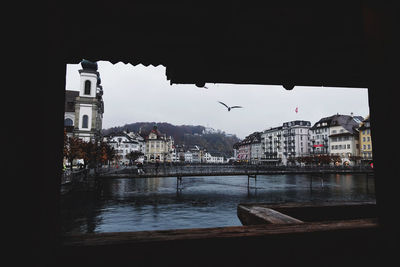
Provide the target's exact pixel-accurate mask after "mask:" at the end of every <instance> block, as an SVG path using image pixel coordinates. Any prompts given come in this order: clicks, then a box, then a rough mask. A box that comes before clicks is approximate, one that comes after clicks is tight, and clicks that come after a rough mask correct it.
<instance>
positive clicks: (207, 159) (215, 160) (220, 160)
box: [203, 152, 224, 164]
mask: <svg viewBox="0 0 400 267" xmlns="http://www.w3.org/2000/svg"><path fill="white" fill-rule="evenodd" d="M203 162H205V163H214V164H222V163H224V157H220V156H212V155H211V154H210V153H209V152H205V153H204V157H203Z"/></svg>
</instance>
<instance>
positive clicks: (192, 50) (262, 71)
mask: <svg viewBox="0 0 400 267" xmlns="http://www.w3.org/2000/svg"><path fill="white" fill-rule="evenodd" d="M77 6H79V11H80V12H76V7H77ZM47 14H48V16H49V18H48V21H51V22H52V23H51V24H50V25H49V27H50V28H49V32H51V33H52V35H53V38H52V39H54V40H63V45H62V46H59V45H58V44H57V46H58V50H59V53H60V54H62V55H63V56H64V58H65V60H66V61H67V62H66V63H71V64H76V63H79V62H80V60H81V59H82V58H86V59H89V60H90V61H92V62H95V61H98V60H108V61H110V62H111V63H114V64H115V63H117V62H120V61H121V62H123V63H125V64H127V63H130V64H132V65H134V66H135V65H138V64H143V65H145V66H148V65H153V66H158V65H163V66H166V76H167V79H168V80H169V81H170V82H171V83H172V84H174V83H175V84H179V83H190V84H195V83H197V84H199V85H202V84H204V83H206V82H213V83H237V84H271V85H282V84H288V85H291V84H294V85H306V86H342V87H362V88H367V87H368V85H367V82H366V81H367V80H368V79H367V78H368V77H365V73H367V71H366V70H368V64H367V63H368V61H367V59H368V58H369V57H368V56H367V55H366V49H365V40H366V36H365V34H366V31H365V28H364V27H363V25H364V23H365V21H364V20H363V19H364V18H363V9H362V5H361V4H360V3H359V1H347V2H346V5H331V6H329V8H326V6H325V5H324V4H322V3H321V2H320V1H306V2H301V4H300V3H299V4H293V5H287V3H286V1H283V2H282V1H235V2H234V3H232V1H229V0H220V1H192V4H189V3H187V4H186V3H185V4H181V3H180V2H175V1H135V0H132V1H124V0H115V1H108V2H106V3H104V4H101V5H100V4H96V3H94V2H93V1H83V2H82V1H81V2H79V4H78V3H77V2H76V1H63V2H62V3H60V4H59V5H54V6H50V10H49V12H47ZM81 14H96V23H95V24H94V25H93V27H91V28H90V31H79V30H76V29H79V28H81V27H82V18H81ZM144 21H145V22H146V23H143V22H144ZM110 22H112V23H111V24H110ZM127 33H134V34H127ZM210 40H212V41H210ZM52 44H53V43H52ZM54 46H56V44H55V43H54ZM266 73H267V74H268V75H266Z"/></svg>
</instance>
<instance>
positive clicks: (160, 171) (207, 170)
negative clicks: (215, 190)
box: [110, 164, 372, 176]
mask: <svg viewBox="0 0 400 267" xmlns="http://www.w3.org/2000/svg"><path fill="white" fill-rule="evenodd" d="M139 169H141V171H140V170H139ZM139 169H138V168H137V167H136V166H134V167H128V168H125V169H122V170H113V173H119V174H132V175H135V176H141V175H142V174H143V175H145V176H149V175H154V176H166V175H170V176H179V175H189V174H190V175H193V174H198V175H202V174H203V175H206V174H207V175H210V174H211V175H212V174H213V173H215V174H216V175H217V174H229V173H232V174H241V173H242V174H244V175H245V174H248V173H251V174H257V173H260V174H262V173H265V172H269V171H277V172H279V171H282V172H319V171H372V169H371V168H370V167H365V166H264V165H208V164H207V165H206V164H204V165H200V164H193V165H189V164H188V165H159V166H158V167H157V166H155V165H145V166H143V167H142V168H139ZM110 173H111V172H110Z"/></svg>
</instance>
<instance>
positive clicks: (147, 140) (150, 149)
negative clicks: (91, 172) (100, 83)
mask: <svg viewBox="0 0 400 267" xmlns="http://www.w3.org/2000/svg"><path fill="white" fill-rule="evenodd" d="M103 141H104V142H106V143H108V144H109V145H110V146H111V147H113V148H114V150H115V152H116V161H117V162H118V163H119V164H122V163H124V164H129V163H130V157H129V154H130V153H131V152H140V154H141V155H140V156H139V158H138V159H137V160H138V161H140V162H149V163H155V162H161V163H163V162H187V163H224V157H223V156H218V155H216V154H215V153H214V155H211V153H210V152H208V151H207V150H206V149H203V148H200V147H199V146H192V147H185V146H178V145H175V144H174V140H173V138H172V137H171V136H169V137H167V136H166V134H162V133H161V132H160V131H159V130H158V129H157V126H154V127H153V129H152V130H151V132H150V133H149V134H148V135H142V134H141V133H140V132H139V133H133V132H127V131H123V132H118V133H111V134H108V135H106V136H104V137H103Z"/></svg>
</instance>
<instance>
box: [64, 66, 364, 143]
mask: <svg viewBox="0 0 400 267" xmlns="http://www.w3.org/2000/svg"><path fill="white" fill-rule="evenodd" d="M79 69H81V65H80V64H76V65H75V64H68V65H67V77H66V89H67V90H76V91H78V90H79V81H80V77H79V72H78V70H79ZM98 71H99V73H100V78H101V84H102V86H103V89H104V95H103V100H104V106H105V108H104V114H103V116H104V117H103V128H110V127H113V126H123V125H125V124H128V123H134V122H146V121H148V122H151V121H155V122H168V123H171V124H174V125H183V124H186V125H203V126H206V127H212V128H214V129H219V130H222V131H225V132H226V133H231V134H236V135H237V136H238V137H239V138H244V137H245V136H247V135H249V134H250V133H252V132H254V131H262V130H265V129H267V128H270V127H276V126H281V125H282V123H283V122H287V121H292V120H308V121H311V124H313V123H315V122H316V121H318V120H319V119H320V118H323V117H327V116H331V115H333V114H336V113H339V114H347V115H350V113H351V112H353V113H354V115H359V116H362V117H365V116H367V115H368V114H369V107H368V92H367V90H366V89H358V88H357V89H356V88H330V87H324V88H320V87H301V86H297V87H295V88H294V89H293V90H291V91H287V90H285V89H284V88H283V87H282V86H275V85H236V84H206V87H208V89H204V88H198V87H196V86H195V85H170V84H169V81H167V79H166V75H165V67H163V66H158V67H153V66H148V67H145V66H143V65H137V66H132V65H130V64H124V63H117V64H115V65H113V64H111V63H109V62H106V61H99V62H98ZM217 101H222V102H224V103H226V104H227V105H229V106H234V105H240V106H243V108H241V109H232V110H231V111H230V112H228V111H227V109H226V108H225V107H224V106H222V105H221V104H219V103H218V102H217ZM296 107H298V112H297V113H296V112H295V109H296Z"/></svg>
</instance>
